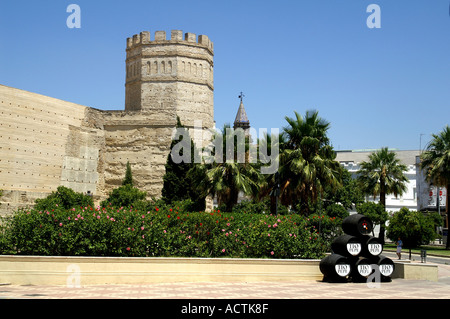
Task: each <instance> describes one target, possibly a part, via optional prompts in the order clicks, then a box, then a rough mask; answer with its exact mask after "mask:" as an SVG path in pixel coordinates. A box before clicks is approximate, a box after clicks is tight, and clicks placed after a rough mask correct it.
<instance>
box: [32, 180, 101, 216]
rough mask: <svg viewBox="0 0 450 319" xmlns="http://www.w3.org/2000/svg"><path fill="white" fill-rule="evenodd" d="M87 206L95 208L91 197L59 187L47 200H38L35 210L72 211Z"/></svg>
mask: <svg viewBox="0 0 450 319" xmlns="http://www.w3.org/2000/svg"><path fill="white" fill-rule="evenodd" d="M87 206H94V202H93V201H92V197H91V196H89V195H84V194H82V193H77V192H75V191H74V190H72V189H70V188H67V187H65V186H59V187H58V188H57V189H56V192H52V193H51V194H50V195H48V196H47V197H46V198H42V199H36V201H35V206H34V208H35V209H36V210H38V211H39V210H41V211H43V210H52V209H54V208H55V207H60V208H65V209H70V208H73V207H87Z"/></svg>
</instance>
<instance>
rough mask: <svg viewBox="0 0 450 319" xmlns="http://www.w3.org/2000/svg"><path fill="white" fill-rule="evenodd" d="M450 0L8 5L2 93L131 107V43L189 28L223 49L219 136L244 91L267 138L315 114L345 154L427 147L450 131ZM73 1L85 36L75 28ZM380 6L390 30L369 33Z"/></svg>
mask: <svg viewBox="0 0 450 319" xmlns="http://www.w3.org/2000/svg"><path fill="white" fill-rule="evenodd" d="M449 2H450V1H449V0H370V1H366V0H297V1H295V0H277V1H261V0H260V1H253V0H241V1H235V0H221V1H213V0H209V1H197V0H184V1H148V0H147V1H141V0H127V1H103V0H95V1H93V0H70V1H64V0H45V1H31V0H30V1H23V0H14V1H12V0H2V1H1V2H0V84H3V85H7V86H12V87H15V88H19V89H23V90H27V91H31V92H36V93H40V94H44V95H47V96H51V97H55V98H59V99H63V100H66V101H70V102H74V103H79V104H83V105H87V106H91V107H95V108H99V109H104V110H121V109H124V102H125V86H124V85H125V47H126V38H127V37H130V36H132V35H133V34H136V33H139V32H141V31H151V33H152V38H153V36H154V31H158V30H163V31H166V32H167V33H168V34H170V31H171V30H183V32H192V33H196V34H197V35H199V34H205V35H208V36H209V38H210V39H211V40H212V41H213V42H214V51H215V56H214V85H215V91H214V95H215V97H214V106H215V120H216V125H217V127H222V125H223V124H224V123H232V122H233V121H234V117H235V115H236V112H237V109H238V106H239V99H238V95H239V93H240V91H243V92H244V94H245V99H244V104H245V108H246V111H247V114H248V117H249V120H250V123H251V125H252V127H255V128H256V129H259V128H267V129H270V128H282V127H283V126H285V125H286V121H285V116H289V117H293V116H294V111H297V112H299V113H300V114H305V112H306V110H309V109H316V110H318V111H319V115H320V116H321V117H323V118H325V119H326V120H328V121H329V122H330V123H331V129H330V131H329V137H330V139H331V141H332V144H333V146H334V148H335V149H336V150H348V149H373V148H379V147H383V146H388V147H390V148H397V149H403V150H407V149H419V145H420V139H421V143H422V147H423V146H424V145H425V143H426V142H427V141H429V139H430V134H431V133H438V132H439V131H441V130H442V129H443V128H444V126H445V125H447V124H449V119H450V99H449V97H450V14H449V5H450V3H449ZM72 3H74V4H77V5H79V6H80V8H81V28H79V29H76V28H73V29H70V28H68V27H67V25H66V20H67V17H68V16H69V15H70V13H67V12H66V9H67V6H68V5H69V4H72ZM370 4H378V5H379V7H380V18H381V19H380V21H381V28H369V27H368V26H367V23H366V20H367V18H368V17H369V16H370V15H371V12H366V9H367V7H368V5H370ZM421 134H424V135H422V138H421Z"/></svg>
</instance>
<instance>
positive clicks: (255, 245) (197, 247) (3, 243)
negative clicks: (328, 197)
mask: <svg viewBox="0 0 450 319" xmlns="http://www.w3.org/2000/svg"><path fill="white" fill-rule="evenodd" d="M314 225H315V224H314V223H313V221H312V220H311V221H310V220H309V219H308V218H305V217H303V216H299V215H278V216H271V215H266V214H252V213H240V214H233V213H222V212H220V211H215V212H211V213H208V212H182V211H178V209H177V208H176V207H174V208H173V209H172V208H164V209H159V208H158V207H154V208H153V209H152V210H151V211H147V212H142V211H138V210H136V209H133V208H127V209H126V208H120V209H115V208H111V207H108V208H100V207H97V208H95V207H91V206H86V207H79V208H73V209H64V208H61V207H58V206H56V205H55V208H54V209H51V210H44V211H42V210H41V211H38V210H20V211H18V212H16V214H15V215H14V216H13V217H12V218H11V219H10V220H9V221H8V222H6V223H5V222H4V223H3V226H2V229H1V232H0V254H23V255H47V256H48V255H52V256H136V257H138V256H139V257H145V256H151V257H157V256H164V257H166V256H167V257H242V258H262V257H263V258H264V257H268V258H322V257H323V256H324V254H325V252H326V250H327V245H326V243H325V242H324V241H323V240H322V238H321V237H320V236H319V235H318V231H317V228H316V227H315V226H314Z"/></svg>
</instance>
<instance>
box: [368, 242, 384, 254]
mask: <svg viewBox="0 0 450 319" xmlns="http://www.w3.org/2000/svg"><path fill="white" fill-rule="evenodd" d="M367 246H368V248H369V253H371V254H372V255H374V256H378V255H379V254H381V252H382V251H383V246H382V245H381V244H369V245H367Z"/></svg>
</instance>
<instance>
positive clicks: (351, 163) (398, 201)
mask: <svg viewBox="0 0 450 319" xmlns="http://www.w3.org/2000/svg"><path fill="white" fill-rule="evenodd" d="M374 151H376V150H353V151H337V152H336V160H337V161H338V162H339V163H341V165H342V166H344V167H345V168H346V169H347V170H348V171H349V172H350V173H351V174H352V177H353V178H356V177H357V174H358V171H359V170H360V168H361V166H360V163H361V162H364V161H368V160H369V155H370V154H371V153H373V152H374ZM392 151H393V152H394V153H396V155H397V158H398V159H399V160H400V161H401V162H402V163H403V164H405V165H406V166H407V167H408V171H407V172H406V173H405V175H406V177H407V178H408V183H407V190H406V192H405V193H404V194H403V195H402V196H399V197H398V198H396V197H395V196H394V194H386V210H387V211H388V212H396V211H399V210H400V208H402V207H407V208H408V209H410V210H417V209H418V207H417V170H416V157H417V156H419V155H420V152H419V151H399V150H392ZM366 199H367V200H368V201H375V202H379V201H380V198H379V197H376V198H375V199H374V198H373V196H371V195H367V197H366Z"/></svg>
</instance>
